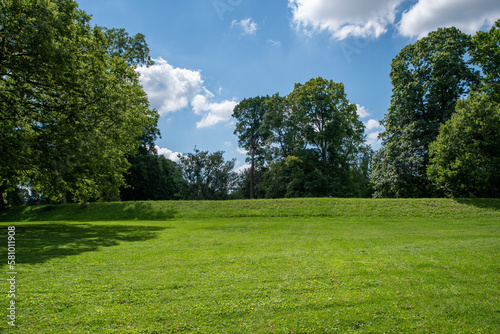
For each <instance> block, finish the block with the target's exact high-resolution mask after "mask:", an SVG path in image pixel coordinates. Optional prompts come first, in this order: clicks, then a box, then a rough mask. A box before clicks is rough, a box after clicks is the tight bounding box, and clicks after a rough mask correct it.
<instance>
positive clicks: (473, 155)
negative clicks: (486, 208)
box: [428, 93, 500, 197]
mask: <svg viewBox="0 0 500 334" xmlns="http://www.w3.org/2000/svg"><path fill="white" fill-rule="evenodd" d="M429 154H430V164H429V167H428V173H429V178H430V180H431V181H432V182H433V184H434V185H435V186H436V187H437V188H438V190H439V191H441V192H443V193H444V195H446V196H448V197H500V104H499V103H495V102H493V101H492V99H491V97H490V96H489V95H486V94H478V93H472V94H471V95H470V96H469V97H468V99H467V100H463V101H459V102H458V104H457V108H456V113H454V114H453V116H452V117H451V119H450V120H449V121H448V122H446V123H445V124H443V125H442V126H441V131H440V133H439V135H438V137H437V139H436V141H435V142H433V143H431V145H430V147H429Z"/></svg>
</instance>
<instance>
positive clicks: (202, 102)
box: [191, 91, 238, 128]
mask: <svg viewBox="0 0 500 334" xmlns="http://www.w3.org/2000/svg"><path fill="white" fill-rule="evenodd" d="M206 92H207V94H206V95H201V94H198V95H196V96H195V97H194V98H193V100H192V102H191V105H192V107H193V110H194V113H195V114H196V115H200V116H203V118H202V120H201V121H199V122H198V123H196V127H197V128H208V127H211V126H214V125H215V124H217V123H221V122H228V121H229V120H230V119H231V115H232V114H233V110H234V107H236V105H237V104H238V102H236V101H235V100H233V101H223V102H218V103H217V102H209V98H212V97H213V94H212V93H210V92H209V91H206Z"/></svg>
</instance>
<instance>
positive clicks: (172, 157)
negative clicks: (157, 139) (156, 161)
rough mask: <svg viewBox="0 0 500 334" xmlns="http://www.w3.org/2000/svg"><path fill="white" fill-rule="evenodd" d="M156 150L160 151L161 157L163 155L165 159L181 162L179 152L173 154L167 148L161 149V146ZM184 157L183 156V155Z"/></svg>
mask: <svg viewBox="0 0 500 334" xmlns="http://www.w3.org/2000/svg"><path fill="white" fill-rule="evenodd" d="M155 147H156V150H157V151H158V154H159V155H163V156H164V157H165V158H167V159H169V160H172V161H175V162H178V161H179V156H178V155H179V154H181V153H179V152H173V151H172V150H169V149H167V148H161V147H159V146H155ZM181 155H182V154H181Z"/></svg>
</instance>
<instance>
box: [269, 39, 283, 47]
mask: <svg viewBox="0 0 500 334" xmlns="http://www.w3.org/2000/svg"><path fill="white" fill-rule="evenodd" d="M267 43H269V44H271V45H272V46H274V47H280V46H281V42H280V41H275V40H273V39H268V40H267Z"/></svg>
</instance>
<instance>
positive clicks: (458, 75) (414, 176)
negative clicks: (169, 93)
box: [0, 0, 500, 210]
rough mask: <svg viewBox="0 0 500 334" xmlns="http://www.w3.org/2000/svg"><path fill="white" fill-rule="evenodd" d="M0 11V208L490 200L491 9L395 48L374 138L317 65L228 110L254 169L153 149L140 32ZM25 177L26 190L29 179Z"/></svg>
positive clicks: (496, 193)
mask: <svg viewBox="0 0 500 334" xmlns="http://www.w3.org/2000/svg"><path fill="white" fill-rule="evenodd" d="M0 6H1V8H0V9H1V11H0V26H1V29H0V121H1V122H0V210H1V209H4V208H5V205H6V203H8V204H10V205H25V204H39V203H48V202H50V203H69V202H77V203H81V204H82V205H85V204H86V203H87V202H89V201H115V200H122V201H131V200H180V199H183V200H224V199H237V198H281V197H442V196H447V197H497V198H498V197H500V170H499V167H500V20H498V21H497V22H496V23H495V25H494V26H493V27H492V28H491V29H490V30H489V31H487V32H483V31H480V32H477V33H476V34H475V35H474V36H470V35H467V34H464V33H462V32H461V31H460V30H458V29H456V28H442V29H438V30H436V31H434V32H431V33H429V35H428V36H427V37H425V38H422V39H420V40H419V41H417V42H415V43H414V44H411V45H408V46H406V47H405V48H403V49H402V50H401V52H400V53H399V54H398V55H397V56H396V57H395V58H394V59H393V61H392V64H391V73H390V78H391V83H392V86H393V91H392V96H391V105H390V108H389V110H388V113H387V114H386V115H385V118H384V119H383V120H382V122H381V123H382V124H383V125H384V127H385V131H384V132H382V133H381V135H380V138H381V139H382V147H381V149H379V150H378V151H377V152H374V151H373V150H372V148H371V147H370V146H369V145H367V144H366V143H365V140H366V137H365V131H364V130H365V128H364V124H363V123H362V122H361V121H360V120H359V117H358V115H357V112H356V105H355V104H352V103H350V101H349V100H348V98H347V96H346V93H345V90H344V86H343V84H342V83H336V82H334V81H332V80H326V79H323V78H321V77H319V78H313V79H311V80H309V81H308V82H306V83H297V84H295V87H294V90H293V91H292V92H291V93H290V94H289V95H287V96H280V95H279V94H274V95H272V96H269V95H267V96H257V97H253V98H246V99H244V100H243V101H241V102H240V103H239V104H238V105H237V106H236V107H235V109H234V111H233V117H234V118H235V119H236V120H237V123H236V129H235V131H234V133H235V135H237V136H238V139H239V145H240V146H241V147H242V148H244V149H245V150H246V151H247V152H248V157H247V161H248V163H249V164H250V168H248V169H247V170H246V171H244V172H243V173H241V174H237V173H236V172H235V171H234V166H235V161H234V160H231V161H225V160H224V156H223V153H224V152H222V151H218V152H215V153H210V152H206V151H200V150H198V149H196V148H195V150H194V152H193V153H187V154H183V155H180V156H179V160H178V162H174V161H170V160H168V159H166V158H165V157H163V156H160V155H158V152H157V151H156V149H155V146H154V142H155V140H156V139H157V138H158V137H159V136H160V131H159V129H158V126H157V122H158V118H159V115H158V113H157V111H156V110H154V109H151V108H150V107H149V102H148V99H147V96H146V94H145V92H144V90H143V88H142V86H141V85H140V83H139V74H138V73H137V71H136V67H137V66H149V65H152V64H153V62H152V60H151V58H150V56H149V49H148V46H147V43H146V41H145V37H144V35H142V34H137V35H135V36H130V35H128V33H127V32H126V31H125V30H123V29H107V28H104V27H98V26H91V25H90V16H88V15H87V14H85V13H84V12H83V11H81V10H80V9H79V8H78V5H77V3H76V2H75V1H73V0H59V1H51V0H47V1H29V0H6V1H3V2H2V3H1V5H0ZM28 189H29V190H30V191H28Z"/></svg>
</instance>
